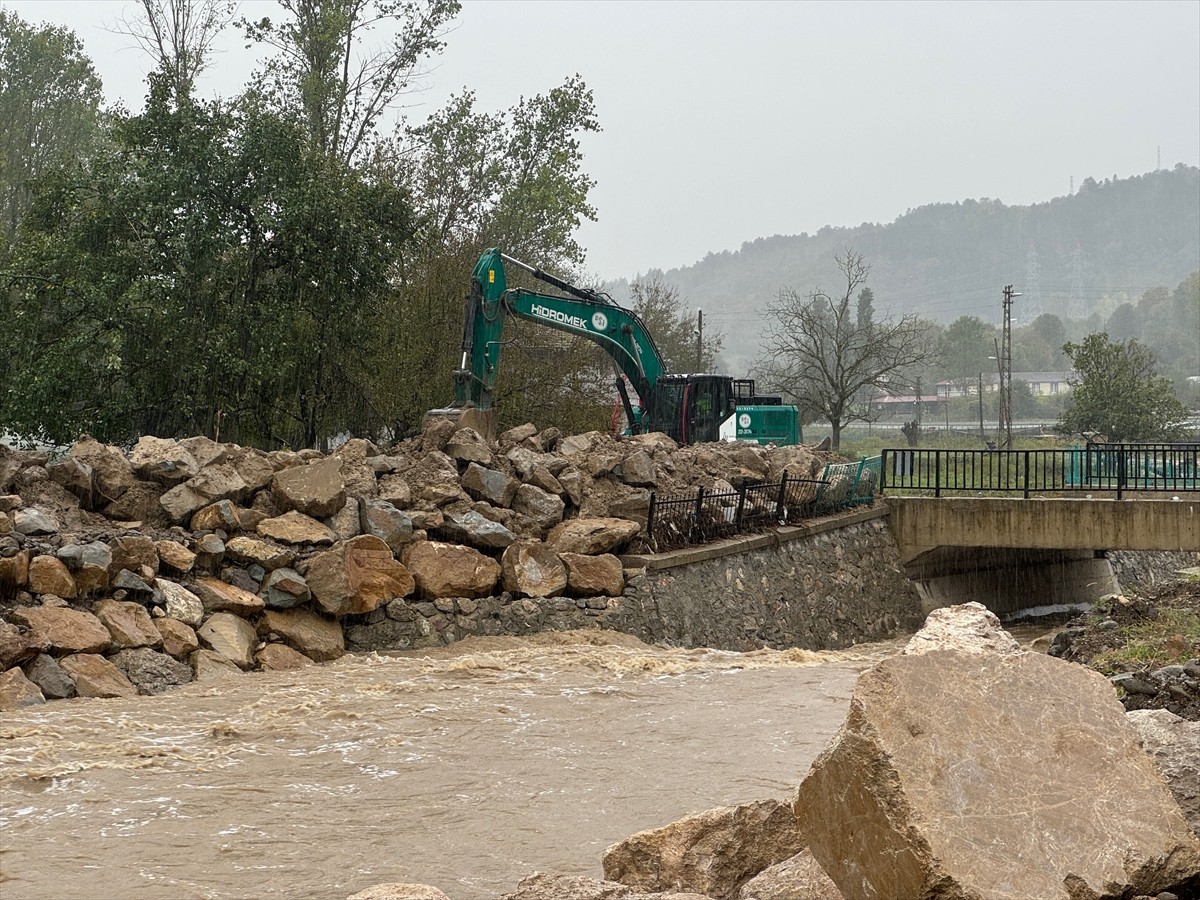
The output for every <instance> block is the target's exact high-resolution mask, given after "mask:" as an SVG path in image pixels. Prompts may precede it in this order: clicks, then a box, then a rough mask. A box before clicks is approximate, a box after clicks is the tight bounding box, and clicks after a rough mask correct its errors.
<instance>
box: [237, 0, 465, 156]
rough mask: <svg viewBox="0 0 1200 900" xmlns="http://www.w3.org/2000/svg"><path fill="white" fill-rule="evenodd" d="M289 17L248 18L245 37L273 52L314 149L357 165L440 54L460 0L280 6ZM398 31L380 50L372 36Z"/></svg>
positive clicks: (277, 83) (284, 1) (289, 0)
mask: <svg viewBox="0 0 1200 900" xmlns="http://www.w3.org/2000/svg"><path fill="white" fill-rule="evenodd" d="M279 5H280V6H281V7H282V8H283V10H284V13H285V15H284V16H283V17H282V18H280V19H278V20H274V21H273V20H272V19H271V18H270V17H263V18H261V19H259V20H257V21H254V22H251V21H247V20H245V19H243V20H242V21H241V23H240V24H241V25H242V27H243V29H244V30H245V33H246V36H247V37H248V38H249V39H250V40H253V41H260V42H262V43H265V44H267V45H269V46H272V47H274V48H275V49H276V50H277V51H278V55H277V56H276V57H275V58H274V59H273V60H271V62H270V63H268V65H267V71H266V75H267V76H268V79H269V80H270V81H271V82H272V83H273V85H274V88H275V90H276V91H277V96H278V101H279V103H280V104H281V105H282V106H283V107H284V108H287V109H291V110H294V111H296V112H297V113H298V114H299V115H300V116H301V118H302V121H303V122H304V123H305V126H306V128H307V131H308V135H309V137H310V139H311V141H312V145H313V147H314V148H315V149H316V150H317V151H318V152H320V153H323V154H325V155H327V156H331V157H334V158H335V159H339V160H341V161H342V162H343V163H350V162H352V161H355V160H357V159H359V158H361V156H362V155H363V154H364V152H365V151H366V150H367V149H368V147H369V146H370V145H371V143H372V140H373V138H374V136H375V130H376V127H377V125H378V123H379V120H380V118H381V117H382V116H383V114H384V113H385V112H386V111H387V110H388V108H389V107H391V106H392V105H393V104H395V102H396V100H397V99H398V98H399V97H400V96H402V95H403V94H404V93H405V92H406V91H408V90H410V89H411V87H412V85H413V80H414V79H415V78H416V77H418V76H419V75H420V74H421V70H420V66H421V64H422V62H423V61H424V60H425V59H426V58H427V57H429V56H431V55H434V54H436V53H437V52H438V51H439V50H441V48H442V46H443V41H442V39H441V36H442V34H443V32H444V30H445V29H446V27H447V26H448V25H449V23H450V21H451V20H452V19H453V18H454V16H455V15H457V14H458V11H459V3H458V0H279ZM380 28H386V29H390V30H392V31H393V32H394V34H393V37H392V39H391V42H390V43H389V44H387V46H386V47H383V48H381V49H374V50H372V49H367V48H365V47H364V39H365V37H366V35H367V34H369V33H370V32H372V31H375V30H377V29H380Z"/></svg>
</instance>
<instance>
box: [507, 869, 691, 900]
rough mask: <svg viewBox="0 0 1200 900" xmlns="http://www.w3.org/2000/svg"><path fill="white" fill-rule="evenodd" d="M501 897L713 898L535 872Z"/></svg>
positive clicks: (525, 899) (560, 899)
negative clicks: (644, 889) (643, 889)
mask: <svg viewBox="0 0 1200 900" xmlns="http://www.w3.org/2000/svg"><path fill="white" fill-rule="evenodd" d="M500 900H712V898H711V897H706V896H704V895H703V894H693V893H690V892H679V891H667V892H660V891H652V892H646V891H641V890H638V889H637V888H632V887H629V886H627V885H624V884H619V883H617V882H615V881H598V880H597V879H595V878H588V877H587V876H584V875H552V874H550V873H548V872H534V873H533V874H532V875H530V876H528V877H526V878H523V879H521V883H520V884H518V885H517V889H516V890H515V891H512V892H510V893H507V894H505V895H504V896H502V897H501V898H500Z"/></svg>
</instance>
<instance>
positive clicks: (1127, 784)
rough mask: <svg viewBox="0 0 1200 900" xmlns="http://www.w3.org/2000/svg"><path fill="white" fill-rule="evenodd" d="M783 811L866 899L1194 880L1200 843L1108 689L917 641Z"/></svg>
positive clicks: (1061, 666)
mask: <svg viewBox="0 0 1200 900" xmlns="http://www.w3.org/2000/svg"><path fill="white" fill-rule="evenodd" d="M964 614H965V615H967V616H970V617H976V616H977V615H978V611H977V610H975V609H973V608H967V609H966V610H964ZM946 615H951V616H952V615H954V610H953V608H951V610H950V612H948V613H946ZM794 808H795V811H796V816H797V818H798V819H799V821H800V823H801V827H802V830H803V832H804V835H805V837H806V839H807V843H808V844H809V847H810V849H811V850H812V853H813V856H814V857H816V859H817V861H818V862H819V863H820V864H821V866H822V867H823V868H824V869H825V871H826V872H828V873H829V875H830V877H831V878H832V879H833V880H834V882H835V883H836V884H837V885H838V887H839V888H840V889H841V890H842V892H843V893H844V894H846V895H847V896H851V897H855V898H863V900H868V898H875V897H880V898H882V897H930V898H934V897H946V898H949V897H988V898H1018V897H1020V898H1028V897H1038V898H1044V900H1053V898H1062V900H1077V898H1082V897H1119V896H1132V895H1134V894H1149V895H1151V896H1153V895H1155V894H1157V893H1159V892H1160V891H1170V890H1173V889H1180V890H1183V891H1185V892H1186V891H1189V890H1194V889H1195V888H1197V887H1200V842H1197V840H1196V838H1195V837H1194V836H1193V835H1192V833H1191V832H1190V830H1189V829H1188V825H1187V822H1186V821H1185V819H1184V817H1183V813H1182V812H1181V811H1180V809H1179V805H1178V804H1177V803H1176V802H1175V800H1174V799H1173V798H1172V796H1171V794H1170V792H1169V791H1168V790H1167V786H1166V785H1165V784H1164V782H1163V780H1162V777H1161V776H1160V775H1159V774H1158V772H1157V771H1156V770H1155V768H1154V763H1153V761H1152V760H1151V759H1150V758H1149V757H1148V756H1147V755H1146V754H1145V753H1144V752H1143V751H1142V748H1141V746H1140V743H1139V740H1138V736H1137V733H1136V732H1135V731H1134V730H1133V728H1132V726H1130V725H1129V723H1128V722H1127V720H1126V718H1125V714H1124V710H1123V708H1122V706H1121V704H1120V702H1118V700H1117V699H1116V696H1115V694H1114V692H1113V690H1112V686H1111V685H1110V684H1109V682H1108V681H1107V679H1105V678H1104V677H1103V676H1102V675H1100V674H1098V673H1096V672H1093V671H1091V670H1089V669H1086V668H1084V667H1082V666H1077V665H1074V664H1071V663H1067V662H1063V661H1062V660H1058V659H1055V658H1053V657H1049V656H1045V655H1042V654H1036V653H994V652H993V653H986V652H983V653H981V652H971V651H964V650H961V649H947V650H927V651H926V652H920V653H909V654H904V655H901V656H897V657H893V658H891V659H888V660H885V661H884V662H881V663H879V664H878V665H876V666H875V667H874V668H873V669H870V670H868V671H866V672H864V673H863V674H862V675H861V676H860V677H859V679H858V683H857V685H856V686H855V689H854V695H853V698H852V700H851V704H850V712H849V714H848V716H847V718H846V721H845V723H844V724H843V725H842V727H841V729H840V731H839V732H838V734H837V735H836V737H835V738H834V740H833V741H832V743H831V744H830V745H829V747H827V748H826V750H825V751H824V752H823V753H822V754H821V755H820V756H819V757H818V758H817V760H816V761H815V762H814V763H813V765H812V768H811V770H810V771H809V773H808V775H807V777H806V778H805V779H804V781H803V782H802V783H801V785H800V787H799V789H798V790H797V793H796V798H795V804H794Z"/></svg>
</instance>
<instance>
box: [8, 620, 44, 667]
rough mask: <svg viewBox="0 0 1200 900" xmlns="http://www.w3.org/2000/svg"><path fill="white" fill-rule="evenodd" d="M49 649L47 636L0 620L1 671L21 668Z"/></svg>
mask: <svg viewBox="0 0 1200 900" xmlns="http://www.w3.org/2000/svg"><path fill="white" fill-rule="evenodd" d="M49 649H50V641H49V639H48V638H47V637H46V635H45V634H42V633H39V632H37V631H35V630H34V629H32V628H29V627H27V626H24V627H23V626H20V625H14V624H12V623H11V622H5V621H3V620H0V670H4V669H9V668H12V667H13V666H19V665H21V663H23V662H25V661H26V660H29V659H33V658H34V657H35V656H37V655H38V654H40V653H44V652H45V651H47V650H49Z"/></svg>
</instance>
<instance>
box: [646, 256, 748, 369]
mask: <svg viewBox="0 0 1200 900" xmlns="http://www.w3.org/2000/svg"><path fill="white" fill-rule="evenodd" d="M629 292H630V295H631V297H632V304H631V306H630V308H631V309H632V310H633V311H634V312H635V313H637V314H638V316H639V317H640V318H641V320H642V323H643V324H644V325H645V326H646V330H647V331H649V332H650V335H651V337H653V338H654V342H655V344H656V345H657V346H658V352H659V354H661V356H662V358H663V360H664V361H665V362H666V364H667V371H669V372H712V371H715V370H716V365H717V354H718V353H720V352H721V345H722V344H723V343H724V341H725V336H724V335H723V334H721V332H719V331H716V330H714V329H713V328H711V327H709V328H707V329H706V330H705V331H704V333H703V334H699V333H698V332H697V324H698V319H697V317H696V316H694V315H693V314H692V313H691V311H690V310H689V309H688V308H687V305H686V303H685V301H684V298H683V297H682V296H681V295H680V293H679V291H677V290H676V289H675V288H674V287H672V286H671V285H670V284H668V283H667V282H665V281H663V279H662V277H661V276H659V275H654V276H651V277H649V278H642V279H638V280H636V281H633V282H631V283H630V285H629ZM697 354H698V355H697Z"/></svg>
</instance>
